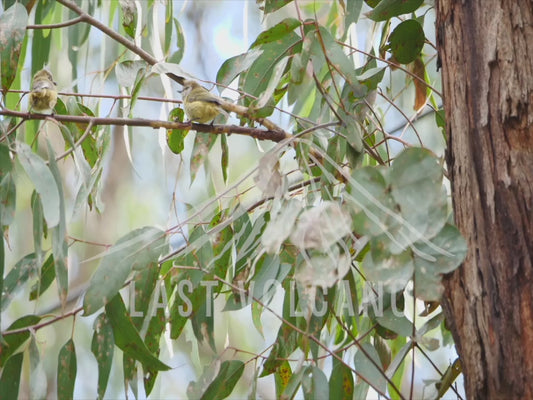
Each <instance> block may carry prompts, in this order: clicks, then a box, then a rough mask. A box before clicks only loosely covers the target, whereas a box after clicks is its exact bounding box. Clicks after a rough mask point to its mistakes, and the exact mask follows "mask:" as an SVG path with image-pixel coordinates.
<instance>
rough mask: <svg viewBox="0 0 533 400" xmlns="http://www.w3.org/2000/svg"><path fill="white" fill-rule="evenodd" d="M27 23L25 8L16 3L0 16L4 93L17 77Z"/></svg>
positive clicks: (1, 66) (1, 67)
mask: <svg viewBox="0 0 533 400" xmlns="http://www.w3.org/2000/svg"><path fill="white" fill-rule="evenodd" d="M27 23H28V13H27V11H26V8H25V7H24V6H23V5H22V4H20V3H18V2H17V3H15V4H13V5H12V6H11V7H9V8H8V9H6V10H4V12H3V13H2V14H0V32H2V34H0V44H1V46H0V49H1V50H0V72H1V73H0V75H1V82H2V91H3V92H4V93H5V92H6V91H7V90H8V89H9V88H10V87H11V84H12V83H13V81H14V80H15V77H16V75H17V66H18V61H19V57H20V50H21V48H22V42H23V40H24V36H25V35H26V24H27Z"/></svg>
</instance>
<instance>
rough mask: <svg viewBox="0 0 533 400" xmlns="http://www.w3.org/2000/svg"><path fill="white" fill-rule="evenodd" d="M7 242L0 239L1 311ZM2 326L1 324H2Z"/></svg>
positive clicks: (0, 306) (0, 309)
mask: <svg viewBox="0 0 533 400" xmlns="http://www.w3.org/2000/svg"><path fill="white" fill-rule="evenodd" d="M1 227H2V220H1V219H0V228H1ZM4 246H5V244H4V239H3V238H2V239H1V240H0V311H2V310H3V309H4V308H3V307H4V305H3V304H4V270H5V262H6V260H5V255H6V254H5V247H4ZM1 323H2V313H1V312H0V324H1ZM0 326H1V325H0ZM2 339H3V338H2V337H1V336H0V344H1V343H2Z"/></svg>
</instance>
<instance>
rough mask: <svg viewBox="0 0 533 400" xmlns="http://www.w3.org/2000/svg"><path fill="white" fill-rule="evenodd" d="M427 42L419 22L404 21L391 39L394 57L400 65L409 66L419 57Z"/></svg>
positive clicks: (395, 29)
mask: <svg viewBox="0 0 533 400" xmlns="http://www.w3.org/2000/svg"><path fill="white" fill-rule="evenodd" d="M425 40H426V37H425V35H424V29H423V28H422V25H420V23H419V22H418V21H417V20H415V19H408V20H407V21H403V22H402V23H400V24H399V25H398V26H397V27H396V28H394V30H393V31H392V33H391V35H390V37H389V41H390V47H391V51H392V55H393V56H394V58H395V59H396V60H397V61H398V62H399V63H401V64H409V63H411V62H413V61H414V60H415V59H416V58H417V57H418V55H419V54H420V52H421V51H422V47H424V42H425Z"/></svg>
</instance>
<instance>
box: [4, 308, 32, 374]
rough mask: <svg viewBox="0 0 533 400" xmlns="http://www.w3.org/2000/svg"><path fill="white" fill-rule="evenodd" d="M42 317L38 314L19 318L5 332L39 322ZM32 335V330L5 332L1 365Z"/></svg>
mask: <svg viewBox="0 0 533 400" xmlns="http://www.w3.org/2000/svg"><path fill="white" fill-rule="evenodd" d="M40 320H41V317H39V316H37V315H25V316H24V317H21V318H19V319H17V320H16V321H15V322H13V323H12V324H11V325H9V327H8V328H7V329H6V331H5V332H9V331H14V330H17V329H21V328H26V327H29V326H33V325H35V324H37V323H38V322H39V321H40ZM29 337H30V331H29V330H24V331H22V332H18V333H13V334H5V333H4V335H3V341H0V367H3V366H4V365H5V363H6V361H7V360H8V358H9V357H10V356H11V355H12V354H14V353H15V352H16V351H17V350H18V348H19V347H20V346H21V345H22V344H23V343H24V342H25V341H26V340H28V339H29Z"/></svg>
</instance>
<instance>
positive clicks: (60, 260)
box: [41, 141, 68, 305]
mask: <svg viewBox="0 0 533 400" xmlns="http://www.w3.org/2000/svg"><path fill="white" fill-rule="evenodd" d="M46 144H47V146H48V154H49V156H50V160H49V164H50V172H51V173H52V176H53V177H54V180H55V184H56V188H57V192H58V194H59V203H58V208H59V223H58V224H57V225H56V226H55V227H53V228H52V253H53V254H54V268H55V275H56V280H57V289H58V291H59V298H60V300H61V304H62V305H64V302H65V301H66V298H67V292H68V268H67V257H68V243H67V221H66V216H65V196H64V195H63V184H62V182H63V178H62V177H61V173H60V172H59V168H58V167H57V163H56V160H55V154H54V150H53V148H52V145H51V144H50V141H47V142H46ZM41 201H42V198H41ZM45 215H46V213H45ZM48 227H50V225H48Z"/></svg>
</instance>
